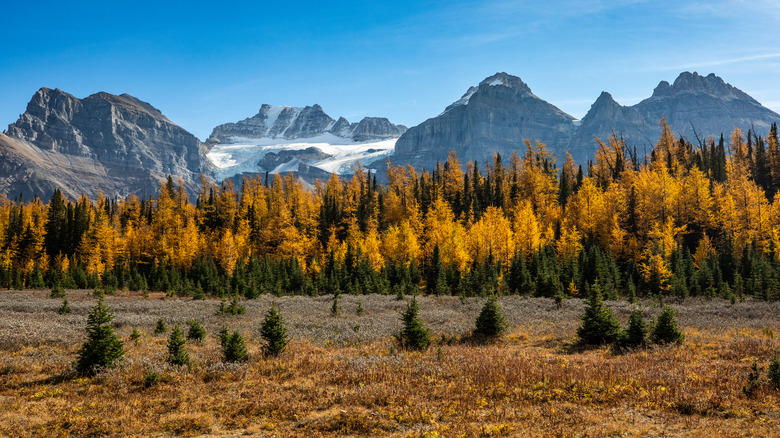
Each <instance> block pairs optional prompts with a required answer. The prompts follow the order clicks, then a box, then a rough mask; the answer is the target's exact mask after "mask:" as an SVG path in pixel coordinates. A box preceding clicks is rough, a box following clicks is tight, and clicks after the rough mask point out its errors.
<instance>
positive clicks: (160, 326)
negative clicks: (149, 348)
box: [154, 318, 168, 335]
mask: <svg viewBox="0 0 780 438" xmlns="http://www.w3.org/2000/svg"><path fill="white" fill-rule="evenodd" d="M167 331H168V327H167V326H166V325H165V321H163V319H162V318H160V319H158V320H157V325H156V326H155V327H154V334H155V335H161V334H163V333H165V332H167Z"/></svg>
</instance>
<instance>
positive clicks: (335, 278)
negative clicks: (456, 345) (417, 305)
mask: <svg viewBox="0 0 780 438" xmlns="http://www.w3.org/2000/svg"><path fill="white" fill-rule="evenodd" d="M596 144H597V151H596V155H595V159H594V160H593V161H592V162H588V163H585V164H584V165H577V164H576V163H574V161H573V160H572V159H571V157H570V156H568V157H567V159H566V160H565V162H564V163H563V164H562V165H561V167H560V168H559V167H558V165H557V163H555V159H554V157H553V156H552V154H551V153H550V152H549V151H548V150H547V148H546V147H545V145H544V144H542V143H539V142H534V143H532V142H530V141H526V148H525V151H524V152H523V153H522V155H518V154H517V153H515V154H513V155H512V156H511V157H502V156H500V155H498V154H496V155H495V156H494V159H493V160H492V161H491V162H489V163H477V162H469V163H467V164H466V165H465V166H462V165H461V163H460V161H459V160H458V158H457V156H456V155H455V154H454V153H453V154H451V155H450V157H449V158H448V160H447V161H446V162H444V163H440V164H438V165H437V166H436V167H435V168H434V169H430V170H419V169H415V168H413V167H412V166H392V165H391V166H389V167H388V170H387V181H388V182H387V183H386V184H377V181H376V176H375V175H374V174H373V173H372V172H371V171H367V170H366V169H364V168H362V167H360V166H359V165H358V166H357V167H356V168H355V169H354V175H353V176H352V177H351V178H349V179H345V178H340V177H338V176H337V175H335V174H334V175H332V176H331V178H330V179H329V180H328V181H325V182H318V183H317V184H315V185H314V187H313V188H311V187H308V188H307V187H306V186H305V184H304V183H302V182H300V181H298V180H297V179H296V178H295V177H294V176H292V175H287V176H283V175H278V174H277V175H273V178H269V177H267V176H266V178H262V177H259V176H258V177H255V178H244V180H243V182H242V184H241V186H240V188H237V187H236V186H234V185H233V184H232V183H231V182H230V181H225V182H223V183H221V184H219V185H216V184H213V183H211V182H209V181H208V180H206V179H205V178H204V179H203V181H202V184H201V188H200V190H199V192H198V194H197V196H196V198H195V200H194V202H191V201H190V199H189V197H188V195H187V193H186V192H185V190H184V188H183V185H182V184H181V181H179V182H176V181H173V179H172V178H170V177H169V178H168V180H167V181H165V182H163V183H162V184H161V186H160V188H159V191H158V193H157V194H156V196H154V197H147V198H145V199H139V198H138V197H137V196H135V195H131V196H129V197H128V198H127V199H123V200H119V199H109V198H106V197H104V196H99V197H98V198H97V199H96V200H94V201H93V200H90V199H88V198H87V197H85V196H82V197H81V198H79V199H75V200H70V199H66V198H65V197H64V196H63V195H62V194H61V192H59V191H56V192H55V193H54V195H53V196H52V198H51V199H50V200H49V201H48V203H44V202H43V201H42V200H40V199H37V198H36V199H33V200H29V201H26V202H25V201H23V200H21V199H16V200H9V199H7V198H5V197H2V198H1V199H0V286H2V287H6V288H14V289H22V288H46V287H50V288H100V289H101V290H103V291H105V292H108V293H111V291H113V290H116V289H131V290H153V291H165V292H167V293H169V294H171V295H180V296H193V297H196V298H203V297H206V296H222V297H226V296H231V295H232V296H235V295H241V296H244V297H247V298H253V297H256V296H258V295H260V294H265V293H271V294H276V295H282V294H306V295H319V294H326V293H333V294H339V293H355V294H363V293H381V294H397V295H405V294H411V295H414V294H416V293H418V292H425V293H429V294H455V295H465V296H473V295H492V294H532V295H536V296H549V297H557V298H562V297H566V296H588V295H589V293H590V291H591V290H592V289H593V288H598V290H600V291H601V292H602V293H603V294H604V295H605V296H607V297H609V298H617V297H620V296H622V297H627V298H629V299H632V298H634V297H638V296H650V295H660V296H665V295H670V296H680V297H684V296H688V295H693V296H706V297H715V296H720V297H725V298H730V299H739V298H742V297H744V296H746V295H752V296H755V297H757V298H761V299H772V300H774V299H780V286H779V284H780V251H779V249H780V202H779V201H778V200H777V197H776V194H777V192H778V189H779V188H780V149H779V148H778V134H777V126H776V124H775V125H773V126H772V128H771V130H770V132H769V135H768V137H766V138H762V137H760V136H758V135H757V134H756V133H754V132H752V131H749V132H747V133H746V134H744V133H742V132H741V131H740V130H739V129H735V130H734V131H733V132H732V133H731V134H730V136H729V137H728V139H725V138H724V137H723V136H722V135H721V136H720V138H718V139H716V138H713V137H710V138H707V139H700V138H697V139H696V144H693V143H691V142H689V141H688V140H686V139H685V138H675V136H674V135H673V134H672V131H671V129H670V128H669V127H668V126H667V125H666V123H665V122H664V121H663V120H662V121H661V123H660V137H659V139H658V142H657V143H656V145H655V146H654V148H653V149H652V150H651V151H650V153H648V154H646V155H645V156H639V155H638V153H637V151H636V148H634V147H631V146H629V145H628V144H627V143H626V142H625V141H623V139H621V138H620V136H618V135H616V134H614V133H613V134H612V135H611V136H610V137H609V138H608V139H606V140H604V141H602V140H601V139H596Z"/></svg>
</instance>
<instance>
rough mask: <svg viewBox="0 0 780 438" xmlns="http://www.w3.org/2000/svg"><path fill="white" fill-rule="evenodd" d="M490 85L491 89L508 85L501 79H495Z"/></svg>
mask: <svg viewBox="0 0 780 438" xmlns="http://www.w3.org/2000/svg"><path fill="white" fill-rule="evenodd" d="M488 85H489V86H491V87H495V86H496V85H506V84H504V81H502V80H501V79H499V78H495V79H493V82H491V83H489V84H488Z"/></svg>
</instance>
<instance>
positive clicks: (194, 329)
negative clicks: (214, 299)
mask: <svg viewBox="0 0 780 438" xmlns="http://www.w3.org/2000/svg"><path fill="white" fill-rule="evenodd" d="M205 337H206V330H204V329H203V327H202V326H201V325H200V321H198V320H196V319H195V320H192V321H190V327H189V330H188V331H187V339H192V340H193V341H202V340H203V338H205Z"/></svg>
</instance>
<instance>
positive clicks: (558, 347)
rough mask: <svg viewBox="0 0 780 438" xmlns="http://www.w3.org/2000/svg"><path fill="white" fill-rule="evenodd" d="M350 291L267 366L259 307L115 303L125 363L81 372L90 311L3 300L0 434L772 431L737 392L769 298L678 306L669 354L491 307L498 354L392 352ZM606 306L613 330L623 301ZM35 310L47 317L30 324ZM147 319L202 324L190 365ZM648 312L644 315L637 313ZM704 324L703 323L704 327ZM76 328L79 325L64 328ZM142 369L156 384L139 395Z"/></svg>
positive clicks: (771, 346)
mask: <svg viewBox="0 0 780 438" xmlns="http://www.w3.org/2000/svg"><path fill="white" fill-rule="evenodd" d="M359 298H360V299H361V300H362V302H363V306H364V308H365V309H366V312H365V313H364V315H363V316H356V315H355V314H354V313H353V312H352V311H351V310H350V309H351V308H352V307H353V306H354V305H355V303H356V302H357V299H358V298H356V297H343V299H342V316H341V317H338V318H333V317H331V316H329V312H330V301H329V299H328V298H319V299H309V298H283V299H280V300H279V303H280V306H281V308H282V311H283V314H284V316H285V318H286V319H287V321H288V327H291V330H290V331H291V333H292V334H293V341H292V343H291V344H290V346H289V347H288V349H287V351H285V353H283V355H282V356H281V357H279V358H277V359H265V358H262V357H261V356H260V350H259V340H258V337H259V335H258V331H257V328H258V327H259V321H260V320H261V319H262V316H263V313H264V311H265V309H267V305H268V303H269V302H270V299H271V298H269V297H266V298H263V299H261V300H259V301H257V302H248V303H246V304H247V315H245V316H241V317H232V318H231V317H219V318H217V317H213V311H214V310H215V309H216V307H217V305H218V302H215V301H209V302H206V303H203V302H200V303H193V302H185V301H176V300H164V301H163V300H140V299H138V298H136V297H119V298H111V299H109V304H110V305H111V306H112V307H114V309H115V311H116V312H117V321H118V322H119V328H118V333H119V334H120V336H121V337H122V338H123V340H125V342H126V348H127V353H126V358H125V361H124V362H123V364H122V365H121V366H120V367H119V368H117V369H113V370H109V371H106V372H104V373H102V374H100V375H99V376H97V377H94V378H80V377H77V376H75V375H74V374H73V367H72V364H71V362H72V361H73V360H74V359H75V353H76V350H77V349H78V347H79V345H80V342H81V339H82V338H81V336H82V333H81V332H80V331H79V330H83V326H84V324H85V319H86V318H85V315H86V311H87V310H88V308H89V305H90V304H91V302H92V300H90V299H89V298H88V297H87V295H86V294H85V293H83V292H82V293H73V292H71V293H70V294H69V299H70V300H71V306H72V307H74V312H76V313H75V315H70V316H59V315H56V313H53V312H52V309H56V307H57V306H58V303H59V301H58V300H46V299H43V298H41V297H40V294H39V295H38V296H36V295H35V294H31V293H29V292H25V293H21V292H15V293H11V292H8V293H2V294H0V336H9V338H8V339H14V340H15V341H14V342H3V343H2V344H1V347H0V435H4V436H5V435H7V436H36V437H37V436H68V435H72V436H104V435H122V436H168V435H190V436H194V435H210V436H236V437H237V436H247V435H261V436H307V437H317V436H358V435H378V436H429V437H434V436H447V437H449V436H705V435H709V436H713V437H714V436H779V435H780V408H779V407H778V405H779V403H780V393H779V392H777V391H773V390H770V389H769V388H768V387H766V385H764V386H763V387H762V389H761V390H759V391H758V392H757V393H756V394H755V395H754V396H753V397H752V398H748V397H746V396H745V394H743V391H742V387H743V386H744V385H745V384H746V382H747V374H748V370H749V367H750V365H751V364H752V363H753V360H757V361H758V363H759V365H761V366H762V367H763V369H764V370H765V369H766V363H767V362H768V360H769V359H770V358H771V357H772V355H773V353H774V352H775V351H777V350H778V346H780V345H779V344H780V343H779V342H778V339H776V338H775V333H777V332H778V317H779V316H778V312H777V307H776V305H775V304H771V303H743V304H737V305H736V306H731V305H730V304H728V303H726V302H719V301H718V302H699V301H688V302H685V303H681V304H679V305H678V306H676V307H677V310H678V312H680V316H679V321H680V323H681V325H682V326H683V329H684V333H685V334H686V341H685V343H684V344H683V345H682V346H670V347H659V348H654V349H650V350H643V351H638V352H633V353H629V354H624V355H613V354H611V353H610V351H609V350H608V349H595V350H580V349H577V348H575V347H574V346H573V342H574V340H575V339H574V338H575V335H574V333H575V329H576V327H577V325H578V323H579V320H578V319H577V315H578V314H579V312H580V311H581V303H579V302H577V301H570V302H567V303H565V305H564V308H563V309H561V310H557V309H555V306H554V304H553V303H552V302H551V301H550V300H541V299H539V300H536V299H532V300H524V299H520V298H507V299H502V301H501V304H502V306H503V307H504V309H505V311H506V313H507V315H508V320H510V322H511V323H512V326H511V329H510V332H509V334H508V335H507V336H506V337H505V338H504V339H503V341H502V342H500V343H497V344H495V345H489V346H474V345H465V344H460V343H457V342H449V343H436V344H434V346H433V347H432V348H431V349H430V350H428V351H427V352H425V353H407V352H402V351H398V352H395V353H394V352H393V351H391V350H392V349H391V348H390V346H391V345H392V344H393V342H392V336H391V335H392V332H393V331H394V330H397V329H398V326H399V317H398V313H397V308H401V307H402V305H403V303H399V302H397V301H395V300H394V299H393V297H376V296H375V297H359ZM480 303H481V302H478V301H474V300H469V301H468V302H466V303H461V302H459V301H458V300H457V299H450V298H424V299H422V300H421V307H422V308H423V312H422V316H423V318H425V319H426V320H427V321H428V322H429V323H430V324H431V327H432V329H433V331H434V332H435V333H436V334H437V335H439V336H440V335H442V334H447V335H454V336H455V337H457V336H462V335H463V334H465V330H468V328H470V324H471V323H473V318H474V317H475V316H476V312H478V310H479V306H480ZM613 304H614V306H613V307H614V308H615V310H616V312H617V313H618V315H620V316H621V318H622V319H623V321H624V322H625V316H626V312H627V311H628V310H630V306H628V305H623V304H618V303H613ZM37 305H40V306H43V305H46V306H48V307H52V309H49V308H48V307H46V310H45V311H40V312H38V313H37V314H35V313H34V312H32V310H31V309H32V308H33V307H34V306H37ZM741 305H742V306H743V307H740V306H741ZM729 308H731V309H732V310H731V312H732V316H731V317H729V313H728V312H729ZM77 309H78V311H77ZM159 309H165V310H166V311H170V312H171V313H170V314H169V315H168V317H169V318H170V321H171V322H173V321H180V320H182V321H183V320H186V318H192V317H198V318H199V319H201V320H202V321H205V323H204V326H205V327H206V328H207V330H208V331H209V336H208V337H207V339H206V341H205V342H203V343H189V344H188V345H187V349H188V351H189V352H190V355H191V356H192V359H193V362H194V365H192V366H191V367H185V368H175V367H169V366H167V365H166V364H165V362H164V358H165V355H166V346H165V344H166V340H167V338H166V336H154V335H152V334H151V333H152V330H153V327H154V322H155V321H156V320H157V318H158V317H159V316H160V311H159ZM761 309H764V310H765V311H760V310H761ZM134 312H138V313H134ZM143 312H146V313H143ZM657 313H658V309H656V308H652V307H649V308H647V314H648V316H652V315H656V314H657ZM707 314H711V315H713V316H712V318H711V320H712V321H714V322H713V325H712V327H711V328H708V327H707V326H706V321H704V320H702V316H701V315H707ZM33 320H34V321H37V323H38V324H39V325H41V326H42V327H44V328H41V327H38V326H34V325H33V324H32V322H31V321H33ZM127 322H132V323H133V324H127ZM224 322H227V323H228V324H229V325H230V326H231V327H237V328H238V329H239V330H240V331H242V332H243V334H244V336H245V337H246V339H247V343H248V346H249V350H250V354H251V355H252V359H251V360H250V361H249V362H248V363H246V364H238V365H237V364H225V363H222V362H221V358H220V349H219V342H218V340H217V339H216V338H215V336H214V333H215V330H216V328H218V326H219V325H221V324H222V323H224ZM355 324H360V327H359V328H357V329H355ZM71 325H73V326H75V327H77V328H78V330H77V329H75V328H74V329H73V331H72V332H71V331H68V330H70V329H68V328H67V327H70V326H71ZM14 326H16V327H19V328H21V329H22V331H23V332H24V333H28V335H30V334H33V335H34V334H38V333H40V335H39V338H40V339H37V340H36V339H30V341H29V343H24V342H21V340H20V338H17V337H14V336H11V333H12V332H13V331H14V328H13V327H14ZM45 327H50V328H52V329H54V330H56V329H57V328H58V327H60V328H62V327H65V328H62V330H64V331H65V333H66V334H64V335H62V334H60V335H57V334H49V335H48V336H46V335H44V334H43V333H46V329H45ZM133 327H137V328H139V329H140V330H141V331H142V332H144V333H145V335H144V336H142V338H141V339H140V340H139V342H138V345H136V344H134V343H132V342H131V341H129V340H128V335H129V333H130V331H131V330H132V328H133ZM364 330H365V332H366V333H364V334H362V337H361V333H362V332H363V331H364ZM41 339H43V340H44V341H45V342H42V341H41ZM439 348H440V350H439ZM149 370H151V371H154V372H156V373H158V375H159V376H160V382H159V383H158V384H157V385H154V386H151V387H148V388H147V387H145V386H144V384H143V382H144V374H145V373H146V372H148V371H149ZM764 379H765V377H764Z"/></svg>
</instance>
